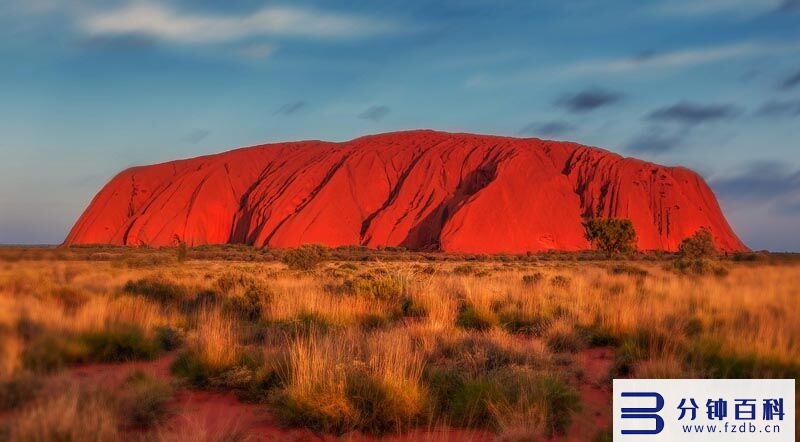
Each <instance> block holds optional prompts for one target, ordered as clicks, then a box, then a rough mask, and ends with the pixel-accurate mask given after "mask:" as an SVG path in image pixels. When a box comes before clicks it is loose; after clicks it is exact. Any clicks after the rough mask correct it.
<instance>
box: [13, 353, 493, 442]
mask: <svg viewBox="0 0 800 442" xmlns="http://www.w3.org/2000/svg"><path fill="white" fill-rule="evenodd" d="M174 357H175V356H174V354H171V355H167V356H164V357H161V358H159V359H156V360H154V361H136V362H127V363H120V364H87V365H82V366H78V367H75V368H72V369H70V370H68V371H65V372H62V373H60V374H58V375H56V376H54V377H53V378H51V380H50V384H49V385H51V386H52V387H53V388H60V387H58V386H59V385H64V384H65V383H66V384H72V383H86V384H87V385H92V386H95V387H99V388H103V389H109V390H112V391H113V390H114V389H115V388H117V387H118V386H119V385H120V384H122V383H123V382H124V381H125V379H126V378H127V377H128V376H130V375H131V373H133V372H134V371H136V370H140V371H142V372H145V373H147V374H149V375H151V376H154V377H157V378H160V379H164V380H168V381H170V382H171V381H173V380H174V377H173V376H172V373H171V372H170V368H169V367H170V365H171V364H172V362H173V361H174ZM168 410H169V415H170V417H169V420H168V421H167V422H165V423H164V424H162V427H161V428H160V430H159V431H161V432H163V433H165V434H178V435H192V436H197V435H198V434H205V435H225V434H229V433H230V432H232V431H236V432H237V433H238V434H241V435H244V436H245V437H246V438H247V440H252V441H296V442H301V441H302V442H311V441H342V440H344V441H355V442H372V441H376V440H381V441H387V442H411V441H471V442H488V441H492V440H494V438H495V436H494V435H493V433H491V432H490V431H487V430H469V429H458V428H448V427H439V428H421V429H417V430H413V431H410V432H406V433H403V434H397V435H387V436H382V437H380V438H378V437H375V436H371V435H365V434H361V433H359V432H353V433H348V434H344V435H342V436H334V435H331V434H320V433H315V432H313V431H311V430H308V429H304V428H286V427H283V426H282V425H280V423H279V422H278V421H277V419H276V418H275V417H274V416H273V415H272V413H271V412H270V410H269V408H268V407H267V406H266V405H263V404H254V403H246V402H242V401H240V400H239V399H238V398H237V397H236V395H235V394H233V393H225V392H213V391H200V390H193V389H187V388H178V389H177V390H176V392H175V396H174V398H173V399H172V401H170V403H169V404H168ZM9 415H10V413H9ZM5 417H8V416H0V418H5ZM0 421H2V419H0ZM198 429H201V431H198ZM129 431H130V432H132V433H139V432H141V431H142V430H141V429H129Z"/></svg>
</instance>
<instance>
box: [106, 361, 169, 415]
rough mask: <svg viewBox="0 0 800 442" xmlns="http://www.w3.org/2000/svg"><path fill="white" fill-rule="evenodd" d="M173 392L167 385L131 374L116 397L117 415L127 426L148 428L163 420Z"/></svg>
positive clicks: (140, 373) (152, 378)
mask: <svg viewBox="0 0 800 442" xmlns="http://www.w3.org/2000/svg"><path fill="white" fill-rule="evenodd" d="M172 394H173V390H172V387H171V386H170V385H169V383H167V382H165V381H163V380H160V379H156V378H154V377H152V376H150V375H147V374H145V373H144V372H142V371H135V372H133V373H132V374H131V375H130V376H129V377H128V378H127V379H126V380H125V382H124V383H123V385H122V386H121V388H120V389H119V390H118V393H117V395H116V399H117V407H118V410H119V414H120V416H121V417H122V418H124V419H125V420H126V421H127V423H128V424H129V425H134V426H139V427H148V426H151V425H154V424H157V423H159V422H162V421H164V420H165V418H166V416H167V403H168V402H169V401H170V400H171V399H172Z"/></svg>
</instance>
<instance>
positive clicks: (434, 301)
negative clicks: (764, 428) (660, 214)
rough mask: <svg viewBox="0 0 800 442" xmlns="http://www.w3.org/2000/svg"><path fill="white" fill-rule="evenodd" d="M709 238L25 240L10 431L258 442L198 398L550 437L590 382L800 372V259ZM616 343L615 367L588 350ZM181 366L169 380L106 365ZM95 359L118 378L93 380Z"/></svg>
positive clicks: (398, 425)
mask: <svg viewBox="0 0 800 442" xmlns="http://www.w3.org/2000/svg"><path fill="white" fill-rule="evenodd" d="M703 247H704V245H703V242H702V238H699V239H698V240H697V243H696V244H688V245H687V246H686V247H684V248H682V251H681V254H680V255H679V256H651V255H642V256H638V257H636V259H628V260H594V258H598V257H597V256H596V255H592V254H583V255H568V254H562V255H558V256H554V255H552V254H550V255H547V254H545V255H528V256H521V257H514V256H505V257H483V256H456V257H454V256H446V255H436V254H412V253H410V252H406V251H402V250H396V251H381V252H374V253H371V252H367V251H364V250H362V249H346V250H331V251H328V250H322V249H320V248H316V247H311V248H306V249H304V250H302V251H293V252H290V253H288V254H284V255H281V254H280V252H275V251H269V252H267V251H254V250H252V249H250V250H247V249H244V248H235V247H234V248H228V249H225V248H200V249H189V250H185V249H184V250H180V249H179V250H178V251H177V252H176V251H175V250H125V249H114V248H105V249H88V248H85V249H70V250H43V249H42V250H35V249H26V250H23V249H5V250H2V251H0V440H2V439H11V440H19V441H44V440H65V441H83V440H97V441H101V440H118V439H120V438H128V439H134V440H139V439H143V440H181V439H186V438H190V439H194V440H231V439H233V440H246V439H249V438H253V437H254V438H256V439H257V438H258V434H257V433H256V434H251V433H249V432H248V429H247V428H241V427H238V426H236V425H232V426H230V428H227V429H226V430H224V431H220V429H219V428H215V429H212V428H199V427H197V426H194V427H191V426H190V427H186V426H184V427H180V428H178V427H176V426H175V421H176V419H179V418H180V416H179V415H180V413H181V410H179V409H176V408H175V407H174V406H173V405H172V404H173V403H174V402H175V401H176V399H175V398H176V395H177V394H179V393H180V392H181V391H186V390H203V391H208V392H215V393H221V394H222V393H233V394H235V395H236V397H237V398H238V401H240V402H244V403H249V404H257V405H258V407H260V408H262V409H263V410H265V412H268V413H270V415H272V416H274V417H275V418H276V419H277V422H278V423H279V424H281V425H283V426H286V427H302V428H308V429H311V430H312V431H314V432H319V433H325V434H331V435H341V434H353V433H352V432H360V433H363V434H371V435H387V434H397V433H404V432H407V431H411V430H418V429H434V428H438V427H449V428H466V429H476V430H480V431H485V432H488V433H489V434H492V435H494V436H496V437H497V438H498V439H502V440H547V439H549V438H554V437H556V438H557V437H561V435H563V434H564V433H565V432H568V431H569V428H570V426H571V425H574V424H575V422H576V420H578V419H579V418H580V415H581V413H582V412H583V410H585V408H586V402H585V401H586V398H585V397H584V396H583V395H582V391H583V386H585V385H586V384H587V383H593V384H595V385H592V386H593V388H596V389H597V390H598V391H601V392H605V394H606V396H605V397H606V398H607V401H608V403H607V404H606V405H605V406H606V407H607V408H609V410H610V405H611V404H610V400H611V396H610V387H611V379H613V378H614V377H647V378H685V377H714V378H736V377H742V378H751V377H752V378H764V377H780V378H797V377H798V375H800V309H798V295H800V293H798V292H800V262H795V261H793V260H792V259H789V257H774V256H773V257H769V256H766V255H756V254H752V255H738V256H736V257H735V259H734V257H724V258H718V257H715V256H710V255H709V254H708V253H705V252H704V251H703ZM392 256H394V257H395V258H396V259H387V258H391V257H392ZM365 257H366V258H365ZM179 258H180V259H179ZM599 348H602V349H607V350H608V351H609V352H610V353H611V354H612V355H613V361H612V363H611V369H610V370H608V372H607V373H600V374H598V373H591V372H590V370H591V367H587V366H586V365H585V364H583V363H582V362H581V361H583V360H584V359H585V355H587V354H590V353H591V351H592V350H593V349H599ZM164 360H166V361H168V362H167V365H168V366H169V369H168V373H166V374H162V375H159V374H158V373H157V372H156V373H150V372H145V371H141V370H139V369H136V368H130V369H127V368H126V369H125V370H127V371H126V372H125V374H124V376H121V377H120V378H119V379H105V380H102V381H100V380H96V379H95V378H93V377H92V376H94V374H97V373H102V372H103V370H112V368H113V367H116V366H119V367H127V365H126V364H130V363H131V361H138V362H137V363H139V364H144V366H146V365H147V364H148V362H144V361H154V362H153V364H155V363H156V361H164ZM79 367H101V369H98V370H95V371H91V372H90V374H89V375H86V376H84V377H82V378H80V379H78V381H76V380H75V378H74V377H70V376H72V375H71V374H70V373H72V371H73V370H76V369H77V368H79ZM103 367H105V368H103ZM91 373H94V374H91ZM198 425H199V426H202V423H201V424H198ZM608 425H610V422H609V423H608ZM593 432H594V434H588V435H587V434H585V433H582V437H584V438H585V439H588V440H592V439H593V438H595V437H598V438H601V437H603V436H604V435H606V436H607V435H608V428H599V427H598V428H594V429H593Z"/></svg>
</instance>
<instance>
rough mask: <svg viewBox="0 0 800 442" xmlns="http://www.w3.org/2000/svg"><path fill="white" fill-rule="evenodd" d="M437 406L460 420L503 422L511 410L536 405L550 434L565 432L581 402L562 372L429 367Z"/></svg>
mask: <svg viewBox="0 0 800 442" xmlns="http://www.w3.org/2000/svg"><path fill="white" fill-rule="evenodd" d="M426 380H427V383H428V385H429V386H430V390H431V392H432V394H433V396H434V398H435V399H436V401H437V406H436V410H437V412H438V413H442V414H444V415H445V416H446V419H447V420H449V421H450V422H452V423H454V424H455V425H460V426H484V427H485V426H489V427H495V428H497V427H498V424H499V422H498V420H499V419H503V418H505V417H506V416H505V414H506V413H509V412H523V411H524V410H526V409H530V408H531V407H534V409H535V410H536V411H537V412H538V413H542V414H543V416H542V421H543V422H544V425H545V432H546V434H547V435H552V434H555V433H559V432H562V431H564V430H565V429H566V427H567V426H568V425H569V422H570V421H571V417H572V413H573V412H575V411H576V410H577V409H578V408H579V396H578V394H577V393H576V392H575V391H574V390H573V389H572V388H571V387H569V385H568V384H567V383H566V382H564V381H563V380H562V379H561V378H559V377H557V376H555V375H552V374H549V373H546V372H540V371H536V370H532V369H529V368H526V367H519V366H516V367H514V366H511V367H504V368H499V369H497V370H492V371H489V372H486V373H484V374H482V375H479V376H477V377H469V376H465V375H464V374H463V372H460V371H458V370H457V369H455V368H453V367H450V368H444V367H439V368H436V369H433V370H430V371H429V373H428V376H427V377H426Z"/></svg>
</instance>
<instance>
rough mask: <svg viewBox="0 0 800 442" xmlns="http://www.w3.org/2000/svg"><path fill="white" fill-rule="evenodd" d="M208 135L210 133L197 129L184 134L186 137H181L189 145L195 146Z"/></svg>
mask: <svg viewBox="0 0 800 442" xmlns="http://www.w3.org/2000/svg"><path fill="white" fill-rule="evenodd" d="M209 135H211V131H208V130H205V129H198V130H195V131H192V132H190V133H188V134H186V136H184V137H183V141H185V142H187V143H189V144H197V143H199V142H201V141H203V140H205V139H206V138H208V136H209Z"/></svg>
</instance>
